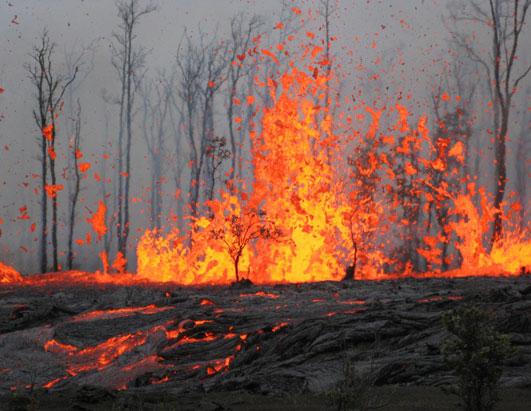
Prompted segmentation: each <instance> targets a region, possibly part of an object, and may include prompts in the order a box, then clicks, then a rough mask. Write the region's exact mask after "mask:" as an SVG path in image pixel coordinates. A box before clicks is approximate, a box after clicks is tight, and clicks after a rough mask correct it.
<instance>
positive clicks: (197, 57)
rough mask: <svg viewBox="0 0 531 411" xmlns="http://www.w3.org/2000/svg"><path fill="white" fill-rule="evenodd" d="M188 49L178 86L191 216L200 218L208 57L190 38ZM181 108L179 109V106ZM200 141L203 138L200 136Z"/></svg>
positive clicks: (181, 55) (181, 57) (182, 52)
mask: <svg viewBox="0 0 531 411" xmlns="http://www.w3.org/2000/svg"><path fill="white" fill-rule="evenodd" d="M185 41H186V45H185V46H183V47H179V51H178V53H177V67H178V70H179V74H180V78H179V81H178V84H177V95H178V97H179V99H180V100H181V102H182V104H183V117H184V119H185V121H184V123H185V129H186V134H187V137H188V142H189V144H190V150H191V152H190V166H191V175H190V212H191V215H192V216H193V217H196V216H197V213H198V203H199V192H200V191H199V185H200V177H201V170H202V166H203V159H204V155H203V151H204V147H203V141H201V140H200V139H199V141H197V140H198V139H197V136H196V132H195V127H196V125H197V111H198V108H199V107H200V104H201V77H202V75H203V71H204V65H205V53H204V50H201V49H199V48H197V47H195V46H194V45H193V43H192V40H191V38H190V37H189V36H188V35H186V38H185ZM177 107H179V106H178V105H177ZM199 137H200V136H199Z"/></svg>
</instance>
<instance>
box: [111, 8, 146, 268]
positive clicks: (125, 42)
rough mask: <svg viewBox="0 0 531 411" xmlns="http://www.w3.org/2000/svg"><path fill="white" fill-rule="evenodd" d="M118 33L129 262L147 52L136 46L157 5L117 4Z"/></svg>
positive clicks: (122, 216)
mask: <svg viewBox="0 0 531 411" xmlns="http://www.w3.org/2000/svg"><path fill="white" fill-rule="evenodd" d="M116 5H117V9H118V18H119V19H120V25H119V31H118V32H115V33H113V40H114V41H113V45H112V65H113V67H114V68H115V70H116V72H117V75H118V79H119V81H120V96H119V98H118V101H117V103H118V104H119V110H120V111H119V124H118V181H119V184H118V196H117V202H118V204H117V208H118V212H117V215H118V230H117V239H118V252H120V253H121V254H122V256H123V257H124V258H125V259H127V241H128V237H129V230H130V226H129V225H130V222H129V198H130V186H131V143H132V138H133V129H132V127H133V114H134V104H135V94H136V91H137V88H138V81H139V78H140V72H141V70H142V68H143V67H144V63H145V57H146V52H145V50H144V49H142V48H139V47H137V46H136V40H137V35H136V30H137V28H138V24H139V22H140V19H141V18H142V17H143V16H145V15H146V14H149V13H151V12H153V11H154V10H155V9H156V7H155V6H154V5H151V4H150V5H143V4H142V1H141V0H119V1H118V2H117V3H116Z"/></svg>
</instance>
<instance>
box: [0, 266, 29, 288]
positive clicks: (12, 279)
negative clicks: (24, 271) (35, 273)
mask: <svg viewBox="0 0 531 411" xmlns="http://www.w3.org/2000/svg"><path fill="white" fill-rule="evenodd" d="M23 281H24V279H23V278H22V276H21V275H20V273H19V272H18V271H17V270H15V269H14V268H13V267H10V266H8V265H7V264H3V263H2V262H0V284H10V283H21V282H23Z"/></svg>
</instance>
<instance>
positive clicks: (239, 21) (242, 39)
mask: <svg viewBox="0 0 531 411" xmlns="http://www.w3.org/2000/svg"><path fill="white" fill-rule="evenodd" d="M262 24H263V22H262V19H261V18H260V17H258V16H256V15H253V16H251V17H250V18H247V17H246V16H245V15H244V14H243V13H239V14H237V15H235V16H234V17H232V19H231V21H230V39H229V50H230V58H229V60H230V61H229V64H228V71H229V73H228V95H227V121H228V126H229V137H230V147H231V154H232V156H231V169H230V175H229V179H230V180H231V181H232V180H234V176H235V175H236V167H237V163H238V160H239V159H240V157H241V145H242V141H239V142H237V141H236V133H235V130H234V128H235V127H234V120H235V111H236V107H237V105H236V102H237V101H238V87H239V83H240V80H241V79H242V77H243V76H244V75H245V74H247V73H248V71H247V70H245V67H244V60H245V58H246V56H247V53H248V51H249V49H250V48H251V44H252V39H253V37H255V36H256V34H257V32H258V30H259V28H260V27H261V26H262ZM238 177H239V178H241V176H238Z"/></svg>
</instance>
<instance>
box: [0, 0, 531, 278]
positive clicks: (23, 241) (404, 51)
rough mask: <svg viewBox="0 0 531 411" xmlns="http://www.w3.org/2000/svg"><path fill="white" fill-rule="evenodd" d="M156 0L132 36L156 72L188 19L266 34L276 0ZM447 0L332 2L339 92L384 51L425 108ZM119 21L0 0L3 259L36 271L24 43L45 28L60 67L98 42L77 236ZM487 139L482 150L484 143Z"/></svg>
mask: <svg viewBox="0 0 531 411" xmlns="http://www.w3.org/2000/svg"><path fill="white" fill-rule="evenodd" d="M153 3H154V4H156V5H157V6H158V7H157V10H156V11H155V12H153V13H151V14H149V15H147V16H146V17H145V18H143V20H142V21H141V23H140V25H139V30H138V40H137V44H139V45H141V46H143V47H145V48H146V49H147V50H148V51H149V54H148V57H147V67H146V69H147V73H146V75H147V76H154V75H155V74H156V73H157V71H158V70H166V71H168V72H171V71H172V70H173V67H174V66H175V60H176V51H177V48H178V45H179V43H180V41H181V39H182V37H183V33H184V30H185V28H186V29H187V30H188V32H189V33H191V34H192V36H197V33H198V31H199V30H200V31H202V32H204V33H206V34H207V35H211V36H213V35H215V36H216V37H218V38H219V39H222V38H224V37H226V36H227V35H228V30H229V21H230V18H231V17H232V16H234V15H235V14H236V13H246V14H248V15H250V14H258V15H261V16H263V18H264V21H265V24H264V26H263V29H262V31H263V32H265V33H271V32H273V28H274V25H275V23H276V22H277V21H278V18H279V14H280V12H281V1H280V0H278V1H277V0H266V1H264V0H246V1H237V0H196V1H189V0H159V1H154V2H153ZM288 3H289V2H288ZM298 3H299V4H300V7H301V8H305V7H310V8H312V7H313V8H316V7H317V6H316V5H314V2H312V1H306V2H298ZM449 3H450V2H449V1H443V0H439V1H430V0H381V1H357V0H341V1H339V6H338V10H337V12H336V13H335V15H334V17H333V20H332V27H331V29H332V34H333V35H334V36H337V37H338V40H337V42H335V43H334V46H333V53H334V55H335V56H336V59H337V61H338V62H340V63H341V65H342V71H343V72H344V73H346V75H347V77H346V81H345V90H346V91H345V94H346V95H347V96H348V95H349V94H354V93H358V92H359V91H360V89H361V90H362V92H363V94H364V95H366V96H371V93H373V92H374V90H370V89H366V88H367V87H370V86H368V84H370V83H368V82H366V81H365V82H363V81H362V80H360V79H361V77H362V74H360V73H359V72H357V71H356V70H355V67H356V66H357V65H359V64H363V65H365V66H367V67H369V68H371V67H372V68H374V69H376V66H375V65H374V60H375V58H376V57H381V58H382V59H383V61H384V64H385V61H391V60H393V61H395V63H393V69H392V70H389V73H388V75H387V76H386V77H382V78H381V80H380V83H381V84H382V89H383V90H387V92H388V93H390V94H392V93H396V92H398V91H399V90H400V91H402V92H403V93H404V95H406V94H409V93H411V94H412V95H413V96H414V97H413V99H412V101H411V102H410V103H408V105H409V107H410V109H411V110H412V111H414V112H415V115H421V114H423V113H428V114H429V113H430V107H431V101H430V93H431V92H432V90H433V88H434V84H435V83H436V82H437V81H438V76H439V75H440V73H441V71H442V69H443V68H444V65H445V64H446V63H448V62H449V61H450V60H451V56H450V55H449V53H448V42H447V40H448V31H447V29H446V27H445V26H444V24H443V20H442V16H443V15H445V14H446V13H447V8H448V4H449ZM293 4H295V3H293ZM117 25H118V18H117V13H116V6H115V2H114V1H112V0H1V3H0V87H1V88H3V89H5V91H4V93H2V94H0V177H1V178H0V217H1V218H2V220H3V221H4V223H3V224H2V225H0V229H1V230H2V235H1V236H0V261H3V262H5V263H8V264H11V265H13V266H15V267H16V268H17V269H19V270H20V271H22V272H34V271H36V270H37V251H38V241H37V240H36V238H37V235H36V233H32V232H31V230H30V223H31V221H35V222H37V221H38V214H39V206H38V204H39V203H38V200H39V196H38V195H36V194H35V192H34V189H35V188H36V187H37V186H38V179H37V178H35V176H32V174H36V173H39V165H38V161H37V156H38V154H39V149H38V146H37V144H36V139H38V138H40V133H39V131H38V130H37V129H36V127H35V123H34V120H33V118H32V107H33V106H32V105H33V100H32V96H33V90H32V88H31V84H30V82H29V80H28V77H27V73H26V72H25V70H24V63H26V62H28V60H29V53H30V52H31V50H32V47H33V45H34V44H35V43H36V42H37V41H38V39H39V36H40V35H41V33H42V31H43V30H44V29H45V28H47V29H48V30H49V33H50V37H51V38H52V40H53V41H55V43H56V44H57V49H56V51H57V62H58V67H61V65H62V63H63V62H64V54H65V51H68V50H78V49H80V48H81V47H86V46H89V45H90V46H91V47H92V50H93V60H92V66H93V68H92V70H91V71H90V73H89V74H88V76H87V77H86V78H85V79H84V80H83V82H82V83H80V84H79V87H78V89H77V90H76V96H75V98H79V99H80V101H81V103H82V106H83V119H82V120H83V131H82V133H83V141H82V145H83V152H84V153H85V155H86V159H87V161H89V162H91V164H92V167H93V168H92V169H91V171H90V176H89V178H87V179H86V180H84V182H83V184H84V188H83V191H82V193H81V197H82V199H81V203H80V205H79V213H81V215H80V217H79V221H80V224H79V227H78V228H77V229H76V231H77V235H76V238H82V237H83V236H84V233H85V232H88V231H90V229H89V227H88V225H87V224H86V218H87V217H89V216H90V213H91V212H92V211H94V210H95V208H96V205H97V202H98V200H99V199H100V198H101V196H102V191H101V184H97V183H96V182H95V180H94V179H93V178H92V174H93V173H94V172H98V173H99V174H102V173H103V168H102V167H103V160H102V155H103V154H104V153H109V152H112V150H113V148H112V147H111V146H109V144H110V143H112V144H113V147H114V144H116V143H115V141H116V133H117V131H116V130H117V114H118V112H117V108H116V106H113V105H112V104H108V103H106V102H105V101H104V99H103V98H102V95H103V94H108V95H116V94H117V93H118V91H119V85H118V82H117V78H116V75H115V72H114V71H113V69H112V67H111V65H110V60H111V55H110V44H111V41H112V37H111V35H112V32H113V31H114V30H116V29H117ZM305 29H306V28H305ZM310 29H311V30H313V31H315V32H316V33H320V32H319V28H318V27H316V26H315V23H309V27H308V30H310ZM522 40H523V41H522V50H523V53H522V56H521V59H522V60H524V61H528V60H529V56H530V55H531V49H530V44H531V30H529V27H527V28H526V32H525V33H524V35H523V38H522ZM481 41H486V40H485V39H478V42H481ZM396 60H401V61H403V64H398V63H396ZM479 81H483V80H481V79H478V82H479ZM530 81H531V77H528V78H527V79H526V80H525V82H524V84H522V86H521V90H522V92H521V93H520V94H518V95H517V97H516V98H515V102H514V105H515V107H516V109H515V111H514V113H513V116H512V123H511V136H514V139H513V141H512V142H511V143H510V146H509V158H510V160H509V162H508V164H509V167H508V168H509V175H510V176H512V175H513V174H514V167H513V166H512V164H514V160H512V159H513V157H514V155H515V152H514V147H515V144H514V141H515V140H517V137H518V135H519V133H527V134H529V109H528V107H530V106H531V101H530V100H529V98H530V97H529V96H530V95H529V92H528V91H527V93H526V90H529V89H530V87H531V83H530ZM386 86H388V88H387V89H386ZM223 104H224V103H223V101H218V102H217V106H218V107H219V109H218V110H216V122H218V123H219V128H220V129H223V128H224V127H226V125H225V120H224V119H223V115H224V112H223V110H222V108H223ZM478 111H481V109H478ZM526 116H527V117H526ZM483 117H484V118H482V119H480V121H479V122H480V123H481V121H487V120H488V118H487V117H486V116H485V115H483ZM140 119H141V115H138V116H137V117H136V120H135V130H136V132H135V134H134V136H133V139H134V149H133V178H134V181H135V183H134V188H133V192H132V197H133V198H139V199H144V200H145V198H146V186H147V184H148V177H147V175H148V167H149V166H148V163H147V161H146V147H145V143H144V141H143V139H142V137H141V135H140V134H141V132H140V130H141V128H140V124H139V121H140ZM62 121H63V119H60V120H59V135H60V137H59V139H60V140H61V141H62V142H60V143H59V144H60V145H61V144H63V147H64V144H65V141H68V136H66V135H65V134H64V132H65V131H66V129H67V126H66V124H64V122H62ZM476 126H477V129H478V130H477V133H482V132H483V133H484V130H485V128H486V126H483V131H482V130H481V129H482V127H481V125H479V126H478V125H477V124H476ZM487 145H488V143H487ZM485 149H487V151H488V147H485ZM66 164H67V162H66V160H65V159H64V158H59V165H58V169H59V170H62V169H63V168H65V167H66ZM109 167H110V165H109V164H107V168H108V169H107V173H110V172H111V171H110V168H109ZM491 168H492V167H491V166H490V165H489V164H486V165H484V166H483V165H482V169H481V170H482V172H481V174H482V177H483V178H485V179H488V178H489V176H490V173H491V171H492V170H491ZM168 174H171V173H170V172H168ZM169 180H170V183H168V186H167V187H166V189H165V190H166V191H165V198H164V200H165V207H164V210H165V212H168V210H169V209H171V208H172V207H171V202H172V201H173V200H172V198H173V192H174V191H175V188H176V187H175V184H174V183H173V178H172V177H169ZM65 185H66V184H65ZM183 189H186V188H185V187H183ZM528 199H529V195H528ZM23 206H27V208H28V214H29V215H30V216H31V221H29V222H28V221H23V220H20V219H18V218H17V217H18V216H19V209H20V207H23ZM146 207H147V206H146V202H145V201H138V202H134V203H133V204H132V211H131V213H132V215H133V216H134V218H133V224H134V225H133V229H132V237H133V238H132V240H133V241H132V242H131V243H132V244H134V243H135V242H136V239H138V237H139V236H140V234H141V233H142V232H143V231H144V229H145V228H146V227H147V224H148V222H147V216H148V212H147V208H146ZM65 212H66V211H65V210H62V211H61V216H62V218H61V221H65V219H64V217H65ZM62 231H64V230H61V229H60V232H61V234H60V244H62V245H64V244H65V237H64V236H65V234H64V233H63V232H62ZM21 247H23V248H21ZM97 250H98V247H96V246H94V245H93V246H92V247H84V248H76V252H77V254H78V255H79V258H78V259H77V265H78V266H83V267H84V268H87V269H96V268H98V267H99V265H98V264H99V263H98V259H97ZM61 259H64V255H63V256H62V257H61Z"/></svg>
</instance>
